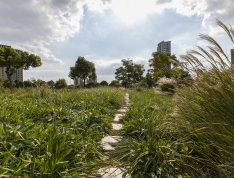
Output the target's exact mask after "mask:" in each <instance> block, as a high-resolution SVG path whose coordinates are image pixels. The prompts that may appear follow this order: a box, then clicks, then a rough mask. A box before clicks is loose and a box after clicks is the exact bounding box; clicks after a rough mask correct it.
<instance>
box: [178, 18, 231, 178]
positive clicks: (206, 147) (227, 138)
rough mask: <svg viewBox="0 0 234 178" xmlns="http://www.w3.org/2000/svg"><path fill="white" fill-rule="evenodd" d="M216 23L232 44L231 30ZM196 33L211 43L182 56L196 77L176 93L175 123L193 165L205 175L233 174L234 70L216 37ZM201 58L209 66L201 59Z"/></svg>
mask: <svg viewBox="0 0 234 178" xmlns="http://www.w3.org/2000/svg"><path fill="white" fill-rule="evenodd" d="M216 23H217V24H218V25H219V26H220V27H221V28H223V29H224V30H225V31H226V33H227V35H228V36H229V37H230V39H231V41H232V42H233V43H234V40H233V39H234V30H233V29H232V28H231V27H230V28H228V27H227V26H226V25H224V24H223V23H222V22H221V21H219V20H217V21H216ZM199 36H200V38H201V39H202V40H206V41H207V42H209V43H210V44H211V45H212V46H208V50H206V49H204V48H202V47H198V49H199V51H195V50H190V51H188V52H187V54H186V55H182V56H181V58H182V59H184V60H186V61H187V62H188V63H189V64H190V66H189V70H191V71H192V72H194V73H195V74H196V76H197V77H196V78H195V80H194V82H193V86H192V87H184V88H182V89H181V90H180V91H179V92H178V98H177V99H176V104H177V106H178V114H179V115H178V122H180V123H181V129H183V130H184V134H185V135H186V134H187V135H188V137H187V138H186V139H187V142H186V146H187V147H189V148H191V149H193V150H194V151H193V152H194V153H193V158H194V157H196V160H198V161H199V162H200V164H197V165H196V164H195V167H194V168H195V169H199V171H201V173H202V174H203V175H205V176H207V177H218V176H219V177H233V174H234V169H233V166H234V162H233V160H234V150H233V147H234V142H233V138H234V128H233V124H234V110H233V107H234V102H233V98H234V82H233V78H234V69H233V67H230V66H231V59H230V58H229V57H228V56H227V55H226V53H225V52H224V50H223V49H222V48H221V47H220V45H219V44H218V43H217V42H216V41H215V39H213V38H212V37H210V36H209V35H204V34H200V35H199ZM204 60H205V61H206V62H208V63H209V64H210V65H209V67H207V65H204V64H203V63H202V62H201V61H204ZM185 67H186V66H185ZM191 160H192V158H191ZM193 162H194V161H193ZM208 166H209V167H208Z"/></svg>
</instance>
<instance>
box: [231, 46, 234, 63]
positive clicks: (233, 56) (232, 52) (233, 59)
mask: <svg viewBox="0 0 234 178" xmlns="http://www.w3.org/2000/svg"><path fill="white" fill-rule="evenodd" d="M231 63H232V65H234V49H231Z"/></svg>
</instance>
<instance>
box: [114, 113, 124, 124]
mask: <svg viewBox="0 0 234 178" xmlns="http://www.w3.org/2000/svg"><path fill="white" fill-rule="evenodd" d="M121 117H123V114H115V118H114V121H116V122H118V121H119V119H120V118H121Z"/></svg>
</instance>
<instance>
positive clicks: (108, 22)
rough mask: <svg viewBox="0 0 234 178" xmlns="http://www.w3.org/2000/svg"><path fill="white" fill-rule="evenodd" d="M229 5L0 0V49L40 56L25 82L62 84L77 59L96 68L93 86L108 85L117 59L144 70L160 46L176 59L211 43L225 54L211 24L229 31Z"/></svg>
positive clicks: (212, 0)
mask: <svg viewBox="0 0 234 178" xmlns="http://www.w3.org/2000/svg"><path fill="white" fill-rule="evenodd" d="M233 9H234V3H233V0H222V1H220V0H20V1H19V0H7V1H6V0H0V24H1V25H0V44H5V45H11V46H12V47H13V48H16V49H20V50H23V51H28V52H29V53H33V54H35V55H38V56H40V57H41V60H42V62H43V65H42V66H41V67H38V68H30V69H29V70H27V71H24V80H28V79H32V78H35V79H42V80H45V81H49V80H54V81H56V80H58V79H60V78H64V79H66V81H67V83H68V84H73V80H72V79H70V78H69V77H68V74H69V71H70V67H71V66H74V65H75V61H76V60H77V58H78V57H79V56H82V57H85V59H86V60H88V61H91V62H93V63H94V64H95V67H96V73H97V81H98V82H100V81H102V80H106V81H107V82H111V81H112V80H114V79H115V74H114V73H115V71H116V68H118V67H120V66H121V65H122V63H121V60H122V59H128V58H129V59H132V60H133V62H134V63H137V64H139V63H140V64H144V68H145V70H147V69H149V66H148V65H149V64H148V60H149V59H150V58H151V54H152V53H153V52H155V51H157V44H158V43H160V42H161V41H163V40H164V41H171V51H172V53H173V54H175V55H176V56H177V57H178V59H179V56H180V55H183V54H185V53H186V50H188V49H196V46H198V45H199V46H207V45H208V44H207V43H205V42H204V41H201V40H199V37H198V35H199V33H203V34H208V35H210V36H212V37H213V38H215V39H216V40H217V41H218V42H219V44H220V45H221V46H222V47H223V48H224V49H225V51H227V53H229V51H230V48H233V44H232V43H231V41H230V40H229V39H228V37H227V35H226V34H225V32H224V31H223V30H222V29H221V28H220V27H218V26H217V25H216V19H219V20H221V21H222V22H223V23H224V24H226V25H229V24H230V25H231V26H233V27H234V16H233Z"/></svg>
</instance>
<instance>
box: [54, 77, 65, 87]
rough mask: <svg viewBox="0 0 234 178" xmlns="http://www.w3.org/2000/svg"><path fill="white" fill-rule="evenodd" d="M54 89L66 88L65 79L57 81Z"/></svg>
mask: <svg viewBox="0 0 234 178" xmlns="http://www.w3.org/2000/svg"><path fill="white" fill-rule="evenodd" d="M55 88H56V89H62V88H67V82H66V80H65V79H59V80H58V81H56V83H55Z"/></svg>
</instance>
